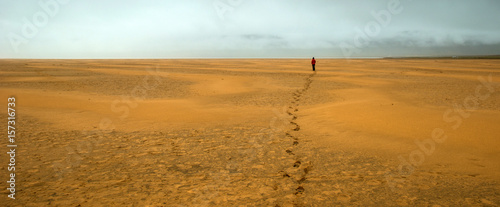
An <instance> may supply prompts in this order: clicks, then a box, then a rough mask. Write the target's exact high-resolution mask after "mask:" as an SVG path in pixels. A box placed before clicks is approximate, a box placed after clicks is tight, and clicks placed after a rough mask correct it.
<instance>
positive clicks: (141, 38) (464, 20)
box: [0, 0, 500, 58]
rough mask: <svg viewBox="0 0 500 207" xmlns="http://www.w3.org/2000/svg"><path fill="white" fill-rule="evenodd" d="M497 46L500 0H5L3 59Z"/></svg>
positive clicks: (424, 52) (359, 53)
mask: <svg viewBox="0 0 500 207" xmlns="http://www.w3.org/2000/svg"><path fill="white" fill-rule="evenodd" d="M497 54H500V1H498V0H480V1H479V0H478V1H471V0H441V1H435V0H343V1H341V0H310V1H305V0H274V1H270V0H267V1H265V0H189V1H179V0H177V1H170V0H164V1H152V0H143V1H136V0H134V1H131V0H102V1H92V0H87V1H83V0H36V1H33V0H24V1H15V0H0V58H310V57H312V56H315V57H318V58H356V57H387V56H390V57H391V56H392V57H396V56H454V55H457V56H458V55H497Z"/></svg>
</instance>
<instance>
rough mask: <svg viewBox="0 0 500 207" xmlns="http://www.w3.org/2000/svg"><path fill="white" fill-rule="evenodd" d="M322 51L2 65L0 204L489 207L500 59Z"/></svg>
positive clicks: (499, 159)
mask: <svg viewBox="0 0 500 207" xmlns="http://www.w3.org/2000/svg"><path fill="white" fill-rule="evenodd" d="M317 61H318V62H317V65H316V70H317V71H316V73H313V72H312V71H311V66H310V60H309V59H178V60H8V59H4V60H0V74H1V75H0V94H2V96H1V97H2V100H0V107H1V108H2V110H3V112H2V113H1V115H0V118H1V119H2V120H5V122H4V127H7V117H8V115H7V113H6V112H7V103H8V102H7V98H9V97H12V96H14V97H15V99H16V144H17V148H16V170H15V173H16V178H15V180H16V188H15V189H16V192H15V196H16V199H15V200H13V199H10V198H8V195H9V194H10V192H9V190H7V189H6V188H8V183H6V181H8V180H9V179H10V178H9V173H10V172H9V171H8V169H7V168H8V163H9V157H8V154H6V152H8V151H9V148H8V147H6V145H7V144H8V140H7V132H6V131H4V135H3V136H2V137H4V138H3V139H2V142H1V143H2V145H1V147H0V150H1V151H0V152H1V154H2V156H1V157H0V163H1V166H0V169H1V170H0V172H1V173H0V180H1V181H2V183H3V184H2V186H1V189H2V194H1V197H0V203H2V206H498V205H500V137H499V136H500V127H499V123H500V60H461V59H364V60H344V59H318V60H317ZM4 129H5V128H4Z"/></svg>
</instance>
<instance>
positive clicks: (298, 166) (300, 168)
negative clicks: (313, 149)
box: [280, 72, 316, 196]
mask: <svg viewBox="0 0 500 207" xmlns="http://www.w3.org/2000/svg"><path fill="white" fill-rule="evenodd" d="M315 75H316V72H314V73H313V74H310V75H309V76H307V78H306V82H305V83H304V87H303V88H302V89H298V90H296V91H295V92H294V93H293V100H292V101H291V103H290V105H289V106H288V110H287V113H288V115H289V116H291V117H292V118H291V120H290V125H292V127H291V129H289V130H287V131H285V137H286V138H287V139H290V141H291V144H290V146H289V147H287V149H286V150H285V151H286V153H287V154H288V155H290V156H293V157H294V160H295V162H294V163H293V165H292V168H287V169H285V170H282V171H280V173H281V174H282V175H283V177H284V178H289V179H291V180H292V181H293V182H294V183H295V184H296V187H295V193H294V195H296V196H300V195H302V193H303V192H304V191H305V189H304V186H303V185H302V183H303V182H304V181H306V179H307V174H308V173H309V172H310V170H311V168H312V165H311V164H310V163H302V162H301V158H300V157H299V156H297V155H296V154H295V153H294V150H297V149H298V146H299V144H300V140H299V138H298V136H296V135H294V134H295V133H296V132H298V131H300V125H299V124H298V123H297V122H296V120H297V118H298V117H297V114H296V113H297V112H298V111H299V109H298V107H299V103H300V99H301V97H302V95H304V93H305V92H306V91H307V90H309V88H310V86H311V83H312V78H313V77H314V76H315Z"/></svg>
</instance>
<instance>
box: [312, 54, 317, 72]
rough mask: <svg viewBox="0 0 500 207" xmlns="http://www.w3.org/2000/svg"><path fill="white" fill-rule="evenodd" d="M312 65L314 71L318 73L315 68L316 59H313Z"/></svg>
mask: <svg viewBox="0 0 500 207" xmlns="http://www.w3.org/2000/svg"><path fill="white" fill-rule="evenodd" d="M311 64H312V66H313V71H316V68H315V65H316V60H315V59H314V57H313V59H312V60H311Z"/></svg>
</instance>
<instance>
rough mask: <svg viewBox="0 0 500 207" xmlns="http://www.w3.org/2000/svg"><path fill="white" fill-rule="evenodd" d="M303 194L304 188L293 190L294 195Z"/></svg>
mask: <svg viewBox="0 0 500 207" xmlns="http://www.w3.org/2000/svg"><path fill="white" fill-rule="evenodd" d="M303 192H304V187H302V186H299V187H298V188H297V189H295V195H299V194H302V193H303Z"/></svg>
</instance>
